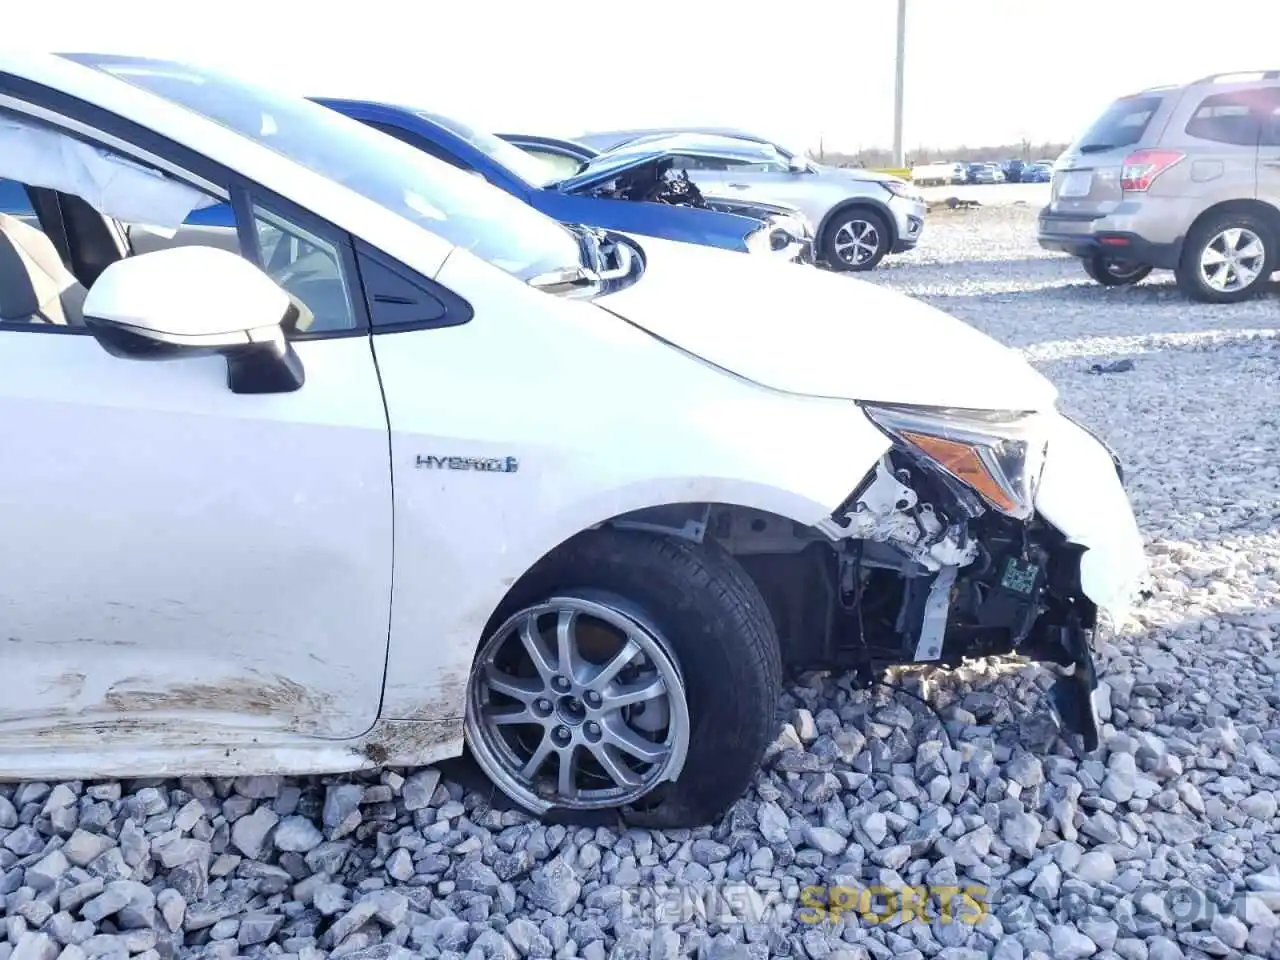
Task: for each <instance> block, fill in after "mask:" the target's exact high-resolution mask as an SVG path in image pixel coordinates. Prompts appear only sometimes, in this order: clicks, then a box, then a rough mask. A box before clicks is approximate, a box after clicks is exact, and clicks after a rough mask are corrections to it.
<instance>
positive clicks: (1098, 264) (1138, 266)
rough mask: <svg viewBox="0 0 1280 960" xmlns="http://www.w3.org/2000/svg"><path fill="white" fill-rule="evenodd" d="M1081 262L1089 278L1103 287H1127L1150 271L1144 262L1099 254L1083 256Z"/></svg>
mask: <svg viewBox="0 0 1280 960" xmlns="http://www.w3.org/2000/svg"><path fill="white" fill-rule="evenodd" d="M1081 262H1082V263H1083V265H1084V272H1085V273H1087V274H1088V275H1089V277H1090V279H1092V280H1093V281H1094V282H1095V283H1100V284H1102V285H1103V286H1104V287H1127V286H1130V285H1132V284H1135V283H1138V282H1139V281H1140V280H1143V279H1144V278H1145V277H1146V276H1147V274H1149V273H1150V272H1151V267H1150V266H1149V265H1147V264H1145V263H1135V262H1134V261H1132V260H1117V259H1115V258H1114V257H1104V256H1102V255H1101V254H1094V255H1093V256H1092V257H1085V258H1084V259H1083V260H1082V261H1081Z"/></svg>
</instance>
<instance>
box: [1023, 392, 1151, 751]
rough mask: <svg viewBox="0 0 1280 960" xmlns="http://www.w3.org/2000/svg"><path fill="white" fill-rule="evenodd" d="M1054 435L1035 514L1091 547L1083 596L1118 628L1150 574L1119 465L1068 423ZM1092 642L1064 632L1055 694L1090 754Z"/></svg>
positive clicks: (1093, 741)
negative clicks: (1061, 660) (1059, 672)
mask: <svg viewBox="0 0 1280 960" xmlns="http://www.w3.org/2000/svg"><path fill="white" fill-rule="evenodd" d="M1051 430H1052V433H1051V436H1050V438H1049V451H1048V456H1047V458H1046V461H1045V467H1044V472H1043V474H1042V475H1041V478H1040V486H1039V489H1038V490H1037V492H1036V511H1037V512H1038V513H1039V515H1040V517H1041V518H1042V519H1043V520H1044V521H1045V522H1047V523H1049V524H1050V525H1051V526H1053V527H1054V528H1055V529H1056V530H1057V531H1058V532H1059V533H1060V534H1062V536H1063V537H1064V538H1065V539H1066V540H1067V542H1068V543H1071V544H1075V545H1077V546H1080V547H1084V548H1086V549H1085V550H1084V552H1083V553H1082V554H1081V556H1080V558H1079V582H1080V589H1081V590H1082V591H1083V593H1084V594H1085V596H1086V597H1088V598H1089V600H1091V601H1092V602H1093V603H1094V605H1095V606H1096V607H1097V608H1098V609H1099V610H1100V611H1103V612H1105V613H1106V614H1107V616H1108V617H1109V619H1110V621H1111V623H1110V626H1111V627H1116V626H1119V625H1120V624H1122V623H1123V622H1124V621H1125V620H1126V619H1127V618H1128V616H1129V614H1130V611H1131V608H1132V604H1133V602H1134V600H1135V599H1136V598H1137V597H1138V595H1139V594H1140V593H1141V591H1142V590H1143V588H1144V587H1145V586H1146V583H1147V577H1148V573H1147V562H1146V555H1145V553H1144V552H1143V546H1142V535H1141V534H1140V533H1139V532H1138V525H1137V521H1136V520H1135V519H1134V515H1133V509H1132V507H1131V506H1130V505H1129V498H1128V496H1127V495H1126V494H1125V491H1124V485H1123V482H1122V480H1121V476H1122V472H1121V469H1120V466H1119V463H1118V460H1117V458H1116V456H1115V454H1114V453H1113V452H1112V451H1111V450H1110V448H1108V447H1107V446H1106V445H1105V444H1104V443H1103V442H1102V441H1101V440H1099V439H1097V438H1096V437H1094V436H1093V435H1092V434H1090V433H1089V432H1088V431H1087V430H1086V429H1084V428H1083V427H1081V426H1079V425H1078V424H1076V423H1074V422H1072V421H1071V420H1069V419H1067V418H1066V417H1056V418H1054V419H1053V420H1052V421H1051ZM1095 629H1096V628H1095ZM1095 640H1096V636H1095V630H1086V629H1082V628H1079V627H1062V628H1060V630H1059V637H1058V642H1057V643H1056V644H1055V646H1057V647H1059V648H1060V649H1061V650H1062V652H1063V653H1064V654H1065V656H1064V657H1063V658H1062V659H1063V660H1066V661H1067V662H1066V663H1061V662H1060V666H1061V667H1062V668H1063V670H1062V671H1061V675H1060V676H1059V679H1058V681H1057V682H1056V683H1055V684H1054V687H1053V690H1052V697H1053V703H1054V706H1055V708H1056V709H1057V712H1058V716H1059V719H1060V721H1061V723H1062V726H1063V727H1064V728H1066V729H1067V730H1070V731H1072V732H1075V733H1079V734H1080V736H1081V737H1082V738H1083V740H1084V745H1085V748H1086V749H1088V750H1092V749H1094V748H1095V747H1096V746H1097V744H1098V726H1099V723H1098V710H1097V703H1096V699H1095V692H1096V690H1097V687H1098V678H1097V669H1096V666H1095V664H1094V661H1093V649H1092V648H1093V644H1094V641H1095Z"/></svg>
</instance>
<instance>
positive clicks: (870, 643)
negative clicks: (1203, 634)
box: [735, 405, 1145, 750]
mask: <svg viewBox="0 0 1280 960" xmlns="http://www.w3.org/2000/svg"><path fill="white" fill-rule="evenodd" d="M864 409H866V411H867V415H868V416H869V417H870V418H871V419H872V421H873V422H875V423H876V424H877V426H879V427H880V428H881V430H883V431H884V432H885V433H886V434H887V435H888V436H889V437H890V438H891V439H892V441H893V448H892V449H891V450H890V451H889V453H888V454H886V456H885V457H884V458H883V460H882V461H881V462H880V463H879V464H877V466H876V468H875V469H874V470H873V471H872V472H871V473H870V474H869V475H868V476H867V477H866V478H865V479H864V480H863V481H862V483H861V484H860V485H859V486H858V487H857V488H856V489H855V490H854V491H853V492H852V494H851V495H850V496H849V498H848V499H847V500H846V501H845V503H843V504H841V506H840V507H839V508H838V509H836V510H835V511H834V512H833V513H832V515H831V517H830V518H829V519H828V520H827V521H825V522H824V523H823V524H821V525H820V533H821V534H823V535H825V536H824V538H823V539H825V540H826V542H825V543H816V542H815V543H809V544H807V545H805V547H804V548H803V549H802V550H800V553H801V554H802V555H803V556H805V557H806V560H805V563H804V566H805V567H806V568H807V569H806V572H805V575H804V579H803V581H802V580H801V579H800V578H799V577H796V576H793V577H792V578H791V582H790V583H784V582H783V580H782V579H780V577H779V575H778V574H779V573H780V572H781V571H782V569H783V568H778V569H777V570H773V571H770V570H764V569H762V564H765V563H767V562H768V561H767V560H765V559H764V558H763V557H761V556H751V555H746V556H744V555H743V554H744V553H745V554H752V553H754V551H751V550H750V549H745V550H744V549H743V547H745V546H747V544H746V542H745V540H744V541H742V542H740V543H739V544H738V545H737V549H735V552H736V553H738V554H739V558H740V560H742V562H743V563H744V565H746V566H747V568H748V569H749V570H752V572H753V575H754V576H755V577H756V579H757V582H760V583H761V584H762V590H763V592H764V593H765V595H766V598H767V599H769V602H770V605H771V608H773V609H774V611H775V618H776V619H779V620H780V622H779V624H778V626H779V630H780V632H781V633H783V634H784V635H785V636H787V637H788V640H786V641H784V642H786V643H787V647H788V649H789V652H790V659H791V660H792V662H793V664H794V665H796V666H806V667H817V666H825V667H830V668H838V669H848V668H863V669H867V670H876V669H880V668H884V667H887V666H893V665H901V664H911V663H952V664H955V663H958V662H960V661H961V660H962V659H964V658H969V657H982V656H995V655H1005V654H1018V655H1022V656H1026V657H1028V658H1030V659H1033V660H1036V661H1040V662H1043V663H1045V664H1046V665H1048V666H1049V667H1050V668H1051V669H1052V670H1054V671H1055V672H1056V673H1057V674H1058V675H1059V676H1058V679H1057V681H1056V683H1055V685H1054V688H1053V691H1052V698H1053V702H1054V705H1055V708H1056V711H1057V714H1058V718H1059V721H1060V723H1061V725H1062V727H1063V729H1064V731H1065V732H1068V733H1076V734H1079V735H1080V736H1081V738H1082V739H1083V741H1084V745H1085V747H1086V749H1089V750H1092V749H1094V748H1095V747H1096V746H1097V743H1098V738H1099V731H1098V717H1097V711H1096V708H1095V706H1094V700H1093V696H1092V694H1093V692H1094V690H1095V689H1096V687H1097V674H1096V670H1095V667H1094V659H1093V644H1094V640H1095V635H1096V632H1097V630H1098V627H1099V619H1100V618H1099V609H1100V608H1102V609H1105V610H1107V612H1108V613H1109V614H1110V615H1111V616H1112V617H1113V618H1119V617H1123V616H1124V615H1125V613H1126V608H1127V604H1128V602H1129V601H1130V600H1131V599H1132V598H1133V596H1134V595H1135V594H1136V593H1137V592H1138V590H1139V589H1140V588H1141V585H1142V581H1143V579H1144V576H1145V560H1144V557H1143V551H1142V542H1141V538H1140V536H1139V534H1138V531H1137V526H1136V524H1135V522H1134V519H1133V514H1132V511H1131V509H1130V508H1129V505H1128V500H1127V497H1126V496H1125V494H1124V491H1123V485H1122V482H1121V478H1120V471H1119V466H1118V462H1117V461H1116V460H1115V458H1114V456H1113V454H1112V453H1111V452H1110V450H1108V449H1107V448H1106V447H1105V446H1104V445H1103V444H1102V443H1101V442H1100V441H1098V440H1097V439H1095V438H1094V437H1093V436H1092V435H1090V434H1088V433H1087V432H1086V431H1085V430H1083V429H1082V428H1080V427H1078V426H1077V425H1075V424H1074V423H1072V422H1071V421H1070V420H1068V419H1067V418H1065V417H1063V416H1061V415H1059V414H1056V413H1055V414H1047V415H1046V414H997V413H988V412H982V411H967V410H944V409H938V408H933V409H929V408H918V407H917V408H911V407H872V406H867V405H864ZM741 539H742V538H740V540H741ZM815 574H816V576H815ZM802 583H803V584H805V585H804V586H802V585H801V584H802ZM797 591H800V592H799V593H797Z"/></svg>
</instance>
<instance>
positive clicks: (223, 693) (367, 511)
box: [0, 153, 392, 775]
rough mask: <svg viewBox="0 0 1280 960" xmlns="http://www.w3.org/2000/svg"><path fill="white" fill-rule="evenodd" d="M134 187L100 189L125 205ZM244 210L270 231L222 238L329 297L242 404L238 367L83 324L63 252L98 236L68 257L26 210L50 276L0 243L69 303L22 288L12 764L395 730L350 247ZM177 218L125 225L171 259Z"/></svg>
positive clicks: (380, 455) (243, 229)
mask: <svg viewBox="0 0 1280 960" xmlns="http://www.w3.org/2000/svg"><path fill="white" fill-rule="evenodd" d="M131 159H132V160H134V161H135V162H136V159H137V158H136V157H131ZM4 163H5V160H4V155H3V153H0V168H2V167H3V165H4ZM50 164H51V165H50V169H49V171H48V175H49V177H52V178H53V179H54V180H57V178H58V176H59V172H58V168H57V164H56V158H55V157H52V156H51V157H50ZM4 172H5V171H4V170H3V169H0V176H2V175H3V174H4ZM131 175H133V174H130V173H129V172H128V168H127V167H126V166H123V165H122V166H120V167H119V170H118V171H117V172H113V175H112V176H111V177H108V178H106V179H105V180H104V179H102V178H99V182H108V181H109V182H110V183H111V189H112V190H113V191H116V193H115V196H114V202H117V203H118V202H119V201H120V193H119V191H120V190H121V189H122V188H123V187H124V185H125V184H126V183H127V182H128V179H129V176H131ZM146 175H147V176H150V177H154V176H157V175H158V174H157V172H156V171H154V170H151V171H147V174H146ZM42 179H44V180H45V182H44V183H43V184H42V185H43V186H49V185H50V183H49V182H48V178H47V177H44V178H42ZM241 189H243V188H241ZM33 195H34V194H33ZM59 196H60V197H62V199H63V200H65V199H66V197H67V195H65V194H60V195H59ZM241 198H242V200H243V202H242V204H241V206H240V207H239V208H238V209H241V210H244V211H245V213H246V217H245V219H246V220H248V221H249V222H248V223H247V224H246V223H244V222H241V223H238V224H235V226H234V227H233V228H232V229H231V230H230V231H229V235H227V236H222V237H220V238H219V240H218V242H219V244H220V245H224V246H225V245H227V244H231V245H233V246H234V245H236V244H242V245H243V246H245V247H248V248H252V249H250V250H247V251H246V255H247V256H250V258H251V259H254V260H256V261H258V262H259V263H260V265H262V266H263V267H264V268H265V269H267V272H268V273H269V274H271V276H272V278H273V279H275V280H276V281H277V282H278V283H280V284H281V286H282V287H284V288H285V289H286V290H288V291H289V292H291V293H292V294H293V295H294V296H295V297H296V298H297V299H298V300H299V301H301V302H302V303H303V304H304V305H305V306H306V307H307V308H308V309H307V314H306V317H305V319H306V322H305V323H304V324H303V326H304V327H305V329H300V330H298V331H295V333H294V334H293V335H292V337H293V338H294V339H295V347H296V349H297V352H298V354H299V356H300V358H301V360H302V363H303V365H304V368H305V376H306V382H305V384H304V386H303V387H302V388H301V389H299V390H297V391H296V392H293V393H275V394H264V395H240V394H235V393H232V392H231V391H230V390H229V389H228V387H227V363H226V361H225V360H224V359H222V358H220V357H210V358H196V359H183V360H170V361H163V362H150V363H148V362H139V361H132V360H123V359H117V358H115V357H112V356H110V355H108V354H107V353H106V352H105V351H104V350H103V348H102V347H101V346H100V345H99V344H98V343H97V342H96V341H95V340H94V339H93V337H92V336H90V335H88V334H87V333H86V332H85V330H84V327H83V326H82V325H81V323H82V321H81V318H80V317H79V316H78V315H77V310H78V309H79V306H78V305H79V303H80V301H81V300H82V299H83V287H82V286H81V285H80V283H79V277H78V276H77V275H75V274H73V273H72V272H71V271H72V270H74V269H75V268H76V267H77V263H78V262H77V261H75V260H72V259H71V258H70V257H68V258H66V259H64V260H63V265H64V266H65V267H67V268H68V272H67V273H66V275H65V276H63V275H59V274H58V270H57V268H56V264H57V257H58V254H57V253H56V250H57V249H63V250H64V251H65V250H67V249H68V248H69V249H71V250H81V251H84V250H91V249H92V243H93V238H92V237H90V236H88V235H85V236H80V237H78V238H77V237H74V236H73V237H72V242H71V243H70V245H69V247H68V245H67V244H65V243H63V244H60V245H58V246H57V247H55V245H54V243H53V242H52V238H51V237H50V236H49V235H50V234H51V233H54V232H56V231H62V230H64V229H66V227H65V226H64V225H63V224H60V223H58V222H57V220H54V221H52V222H46V221H45V220H44V218H43V217H42V218H41V219H40V220H39V221H36V223H37V226H36V227H35V228H32V227H31V226H30V225H29V223H30V221H28V225H27V226H25V227H23V229H26V230H33V229H34V230H35V232H36V233H37V234H38V236H36V237H35V238H33V237H32V235H31V234H30V233H28V234H24V235H22V236H21V237H17V240H19V241H21V243H22V244H25V248H26V249H27V250H28V251H30V250H34V249H37V248H38V249H40V250H41V251H42V252H43V254H44V255H45V263H46V267H47V268H48V269H47V270H45V271H44V272H42V273H41V274H40V276H38V277H36V276H35V275H34V274H33V275H31V276H26V275H25V274H24V271H26V270H28V269H29V268H30V264H29V263H28V264H27V266H26V267H22V266H20V264H21V263H22V262H25V261H23V260H22V258H19V257H14V256H7V255H6V254H12V252H13V247H14V243H15V237H14V236H8V237H6V236H0V262H3V263H5V264H6V265H7V269H9V268H12V269H13V270H15V271H16V272H14V273H13V275H12V276H10V274H9V273H6V274H5V277H4V282H5V283H6V284H22V283H26V282H31V283H32V284H33V289H37V290H38V291H39V292H40V293H41V296H45V297H46V298H47V299H48V303H47V304H46V306H45V308H44V309H43V310H42V311H41V312H40V313H39V314H38V315H32V316H24V315H23V313H24V311H22V310H21V302H20V301H18V300H15V299H12V298H0V303H3V302H5V301H6V300H7V301H8V303H9V307H8V309H9V313H8V314H5V315H0V424H3V426H2V427H0V429H2V430H3V441H2V442H0V531H2V532H3V538H4V546H3V547H2V548H0V677H3V679H4V690H5V692H4V696H3V697H0V775H4V774H5V772H6V768H7V767H13V766H17V767H22V766H28V764H24V763H22V762H20V760H19V759H18V758H21V757H23V756H26V754H27V753H29V752H30V751H40V752H41V753H42V754H43V755H49V754H50V753H52V754H53V755H54V757H55V758H56V756H57V755H58V753H59V751H75V750H83V749H84V748H87V747H95V748H97V747H102V746H110V747H125V748H127V747H129V746H130V745H133V744H137V745H139V746H143V747H154V746H166V745H182V746H190V747H193V748H195V747H199V746H202V745H205V746H207V745H210V744H217V745H219V746H222V745H227V746H228V747H230V746H233V745H235V744H236V743H245V742H253V743H257V744H259V745H263V744H270V743H273V742H277V741H281V742H283V741H287V740H290V739H292V738H295V737H297V736H299V735H301V736H310V737H321V738H333V739H343V738H349V737H354V736H358V735H359V734H361V733H363V732H365V731H366V730H367V729H369V728H370V727H371V726H372V724H373V723H374V721H375V720H376V718H377V715H378V710H379V704H380V698H381V693H382V684H383V676H384V666H385V662H386V654H387V641H388V619H389V613H390V595H391V550H392V543H391V477H390V462H389V453H388V425H387V418H386V411H385V407H384V404H383V401H382V395H381V391H380V387H379V381H378V375H377V370H376V368H375V365H374V360H373V356H372V352H371V348H370V342H369V337H368V334H367V329H366V320H365V317H364V313H363V310H362V309H361V308H360V307H359V302H360V301H359V298H358V297H357V295H356V291H357V290H358V289H359V288H358V284H356V283H355V282H354V281H355V278H354V277H352V276H350V275H349V271H348V268H347V266H346V264H348V263H350V259H349V257H348V256H346V250H345V248H346V244H347V243H348V242H349V241H348V238H347V237H346V236H345V235H344V234H342V233H341V232H339V231H336V230H332V229H331V228H329V227H327V226H326V225H325V224H323V223H322V222H318V221H316V220H315V219H314V218H311V217H310V215H308V214H306V213H305V212H303V211H299V210H297V209H296V208H292V207H290V206H289V205H288V204H287V202H286V201H283V200H281V199H279V198H275V197H272V196H269V195H267V194H265V193H261V194H259V193H257V192H255V191H254V188H250V190H249V192H247V193H246V194H241ZM99 199H100V198H99ZM126 205H129V204H126ZM145 205H146V204H145V201H143V200H141V199H138V200H137V202H135V203H132V204H131V206H132V207H133V208H134V209H137V208H139V207H145ZM222 210H223V213H224V215H225V216H227V217H230V210H229V209H228V208H222ZM83 212H84V211H83V209H81V210H80V211H79V214H81V216H78V217H68V218H65V223H68V224H71V227H70V229H71V230H72V231H73V232H74V230H75V224H76V223H77V222H79V223H84V222H85V221H84V218H83V216H82V214H83ZM170 212H171V211H170ZM13 222H14V221H13V220H10V221H7V222H6V223H7V224H8V227H9V230H10V232H11V233H13V234H15V235H16V233H17V232H18V231H17V228H15V227H13ZM104 222H110V221H104ZM159 222H161V221H160V220H150V219H148V220H145V221H143V222H141V223H133V224H130V223H116V224H114V225H115V226H116V227H121V228H126V229H124V230H122V231H121V233H122V235H124V236H132V237H134V238H136V239H139V240H141V238H142V237H144V236H145V237H146V238H147V241H146V247H147V248H148V249H150V248H153V247H155V246H157V245H163V242H164V237H165V235H166V234H168V235H169V236H172V233H171V231H164V230H159V231H157V230H156V229H155V227H154V225H155V224H156V223H159ZM229 222H231V221H229ZM19 226H21V224H20V225H19ZM214 232H215V233H216V232H218V231H214ZM63 239H65V238H63ZM174 239H175V240H176V241H177V242H198V241H193V240H192V238H191V231H189V230H188V231H184V232H182V233H179V234H178V236H177V237H176V238H174ZM134 252H135V253H137V251H134ZM27 259H28V260H29V259H30V257H28V258H27ZM15 264H19V266H15ZM83 274H84V271H83V269H82V270H81V273H80V276H83ZM51 276H52V281H51V280H50V277H51ZM86 279H87V278H86ZM90 282H91V281H90ZM85 285H87V284H85ZM11 289H16V288H13V287H11ZM50 291H54V293H53V294H52V295H51V294H50Z"/></svg>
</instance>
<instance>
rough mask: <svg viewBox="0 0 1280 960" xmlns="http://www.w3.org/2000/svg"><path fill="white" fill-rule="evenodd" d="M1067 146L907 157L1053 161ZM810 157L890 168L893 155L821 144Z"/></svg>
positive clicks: (1024, 143)
mask: <svg viewBox="0 0 1280 960" xmlns="http://www.w3.org/2000/svg"><path fill="white" fill-rule="evenodd" d="M1067 146H1068V144H1066V143H1039V144H1037V143H1032V142H1031V141H1030V140H1021V141H1019V142H1017V143H1005V144H1000V145H998V146H987V147H965V146H960V147H952V148H950V149H947V150H942V149H935V148H929V147H917V148H916V149H915V150H914V151H912V152H910V153H908V154H907V158H906V162H907V166H908V167H912V166H915V165H916V164H922V163H933V162H935V161H942V160H954V161H956V162H957V163H961V162H964V163H974V162H978V161H981V160H1010V159H1014V158H1017V159H1020V160H1052V159H1054V158H1055V157H1057V156H1058V154H1060V153H1062V151H1064V150H1065V149H1067ZM809 152H810V154H811V155H812V156H813V157H814V159H816V160H817V161H818V162H819V163H829V164H831V165H832V166H836V167H859V166H861V167H891V166H893V152H892V151H890V150H885V149H881V148H879V147H872V148H870V149H866V150H858V151H856V152H854V153H848V152H844V151H839V150H824V149H823V147H822V145H821V144H819V146H818V148H817V149H816V150H810V151H809Z"/></svg>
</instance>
